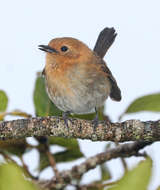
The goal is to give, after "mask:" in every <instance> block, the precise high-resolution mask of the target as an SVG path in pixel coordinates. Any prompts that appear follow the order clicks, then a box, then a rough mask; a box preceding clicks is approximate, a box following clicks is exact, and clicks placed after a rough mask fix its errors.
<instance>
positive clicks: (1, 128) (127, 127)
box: [0, 116, 160, 142]
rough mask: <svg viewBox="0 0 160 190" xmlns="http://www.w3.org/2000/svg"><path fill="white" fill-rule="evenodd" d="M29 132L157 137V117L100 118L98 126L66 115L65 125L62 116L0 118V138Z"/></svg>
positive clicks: (100, 138) (106, 138)
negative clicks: (116, 121) (118, 121)
mask: <svg viewBox="0 0 160 190" xmlns="http://www.w3.org/2000/svg"><path fill="white" fill-rule="evenodd" d="M31 136H58V137H66V138H80V139H90V140H92V141H115V142H125V141H137V140H142V141H152V142H154V141H159V140H160V120H158V121H146V122H142V121H139V120H128V121H124V122H121V123H109V122H107V123H106V122H105V121H100V122H99V124H98V126H97V128H96V129H95V128H94V125H93V122H92V121H88V120H82V119H77V118H69V120H68V127H67V126H66V125H65V122H64V120H63V119H62V118H61V117H55V116H51V117H35V118H28V119H18V120H13V121H1V122H0V139H1V140H6V139H18V138H24V137H31Z"/></svg>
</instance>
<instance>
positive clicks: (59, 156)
mask: <svg viewBox="0 0 160 190" xmlns="http://www.w3.org/2000/svg"><path fill="white" fill-rule="evenodd" d="M48 141H49V144H50V145H59V146H61V147H63V148H65V150H63V151H60V152H57V153H54V154H52V155H53V156H54V158H55V161H56V163H60V162H69V161H73V160H75V159H78V158H81V157H83V156H84V155H83V154H82V153H81V151H80V147H79V144H78V141H77V140H76V139H64V138H61V137H49V138H48ZM39 151H40V165H39V170H40V171H41V170H43V169H44V168H46V167H48V166H49V165H50V163H49V160H48V157H47V155H46V153H45V150H44V149H43V145H40V147H39Z"/></svg>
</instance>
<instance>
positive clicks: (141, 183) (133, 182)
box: [108, 158, 152, 190]
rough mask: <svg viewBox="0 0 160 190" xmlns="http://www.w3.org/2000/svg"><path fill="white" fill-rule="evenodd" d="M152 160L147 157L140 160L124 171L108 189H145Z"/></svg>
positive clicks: (149, 175)
mask: <svg viewBox="0 0 160 190" xmlns="http://www.w3.org/2000/svg"><path fill="white" fill-rule="evenodd" d="M151 170H152V161H151V159H149V158H148V159H147V160H145V161H142V162H140V164H138V166H136V168H134V169H133V170H131V171H129V172H126V174H125V175H124V177H123V178H122V179H121V180H119V181H118V183H117V184H116V185H115V186H114V187H112V188H109V189H108V190H128V189H129V190H135V189H137V190H146V189H147V187H148V184H149V181H150V177H151Z"/></svg>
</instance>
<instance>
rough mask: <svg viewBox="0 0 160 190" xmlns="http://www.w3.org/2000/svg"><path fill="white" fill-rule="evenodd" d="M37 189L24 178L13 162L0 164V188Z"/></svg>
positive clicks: (16, 189)
mask: <svg viewBox="0 0 160 190" xmlns="http://www.w3.org/2000/svg"><path fill="white" fill-rule="evenodd" d="M18 189H21V190H38V188H37V187H36V186H35V185H33V184H32V183H31V182H30V181H29V180H27V179H25V178H24V175H23V172H22V170H21V168H20V167H18V166H17V165H15V164H2V165H1V166H0V190H18Z"/></svg>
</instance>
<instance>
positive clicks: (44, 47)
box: [38, 45, 58, 53]
mask: <svg viewBox="0 0 160 190" xmlns="http://www.w3.org/2000/svg"><path fill="white" fill-rule="evenodd" d="M38 48H39V49H40V50H42V51H45V52H48V53H58V52H57V50H55V49H54V48H51V47H50V46H46V45H39V46H38Z"/></svg>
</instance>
